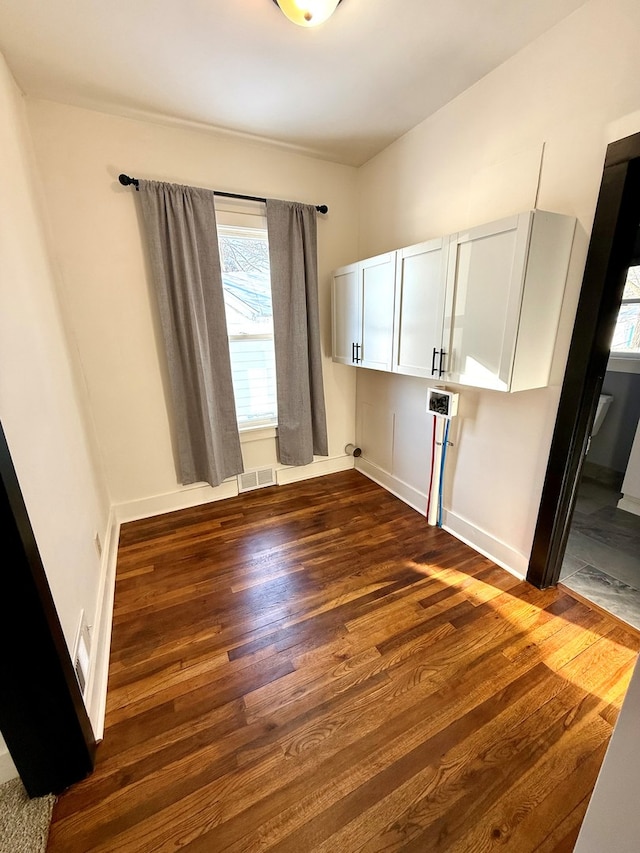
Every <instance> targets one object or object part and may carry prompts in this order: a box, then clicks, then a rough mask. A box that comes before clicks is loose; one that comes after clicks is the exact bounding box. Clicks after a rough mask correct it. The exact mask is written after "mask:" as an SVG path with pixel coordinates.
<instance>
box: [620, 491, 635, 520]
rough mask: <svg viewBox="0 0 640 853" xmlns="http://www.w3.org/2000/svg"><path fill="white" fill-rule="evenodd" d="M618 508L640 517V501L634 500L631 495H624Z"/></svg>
mask: <svg viewBox="0 0 640 853" xmlns="http://www.w3.org/2000/svg"><path fill="white" fill-rule="evenodd" d="M617 507H618V509H623V510H625V511H626V512H632V513H633V514H634V515H640V500H638V498H632V497H631V495H623V496H622V497H621V498H620V500H619V501H618V503H617Z"/></svg>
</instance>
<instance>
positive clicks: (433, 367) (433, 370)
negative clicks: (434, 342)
mask: <svg viewBox="0 0 640 853" xmlns="http://www.w3.org/2000/svg"><path fill="white" fill-rule="evenodd" d="M437 355H438V350H437V349H436V348H435V347H434V348H433V355H432V356H431V375H432V376H435V374H436V356H437Z"/></svg>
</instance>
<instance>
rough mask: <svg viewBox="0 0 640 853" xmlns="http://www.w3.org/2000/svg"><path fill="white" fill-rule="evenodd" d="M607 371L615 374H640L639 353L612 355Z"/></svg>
mask: <svg viewBox="0 0 640 853" xmlns="http://www.w3.org/2000/svg"><path fill="white" fill-rule="evenodd" d="M607 370H608V371H609V370H611V371H613V372H614V373H640V355H639V354H638V353H633V354H631V353H628V354H624V355H623V354H622V353H619V352H616V353H611V355H610V356H609V361H608V362H607Z"/></svg>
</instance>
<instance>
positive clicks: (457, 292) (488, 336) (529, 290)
mask: <svg viewBox="0 0 640 853" xmlns="http://www.w3.org/2000/svg"><path fill="white" fill-rule="evenodd" d="M574 230H575V219H574V218H573V217H570V216H563V215H560V214H556V213H548V212H546V211H541V210H532V211H527V212H526V213H522V214H520V215H518V216H512V217H509V218H507V219H503V220H500V221H499V222H493V223H490V224H488V225H482V226H479V227H477V228H472V229H470V230H469V231H465V232H463V233H460V234H456V235H454V236H452V237H451V238H450V239H449V259H448V268H447V297H446V308H445V322H444V335H443V349H444V350H445V351H446V357H445V363H446V373H445V378H446V380H447V381H448V382H455V383H459V384H461V385H472V386H475V387H478V388H491V389H494V390H497V391H522V390H525V389H529V388H541V387H543V386H545V385H547V383H548V381H549V373H550V370H551V362H552V359H553V351H554V346H555V339H556V332H557V328H558V321H559V318H560V310H561V307H562V299H563V295H564V287H565V281H566V277H567V270H568V266H569V257H570V254H571V246H572V243H573V234H574Z"/></svg>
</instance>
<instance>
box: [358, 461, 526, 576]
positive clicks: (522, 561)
mask: <svg viewBox="0 0 640 853" xmlns="http://www.w3.org/2000/svg"><path fill="white" fill-rule="evenodd" d="M355 467H356V470H358V471H360V472H361V473H362V474H364V475H365V476H366V477H369V479H370V480H373V481H374V483H377V484H378V485H379V486H382V488H383V489H386V490H387V491H388V492H391V494H392V495H395V496H396V497H397V498H400V500H402V501H404V502H405V503H406V504H408V505H409V506H410V507H411V508H412V509H415V510H416V511H417V512H419V513H420V515H422V516H424V515H426V503H427V496H426V494H423V493H422V492H420V491H418V489H415V488H414V487H413V486H410V485H409V484H408V483H405V482H403V481H402V480H399V479H398V478H397V477H394V476H393V474H389V473H388V472H387V471H383V470H382V468H378V466H377V465H374V464H373V463H372V462H369V461H368V460H367V459H364V458H363V457H362V456H360V457H359V458H357V459H356V462H355ZM443 515H444V520H443V524H442V529H443V530H446V531H447V533H451V535H452V536H455V537H456V539H459V540H460V541H461V542H464V544H465V545H469V547H471V548H473V549H474V551H478V553H480V554H482V555H483V556H484V557H487V558H488V559H489V560H492V561H493V562H494V563H496V565H498V566H500V567H501V568H503V569H506V571H508V572H510V573H511V574H512V575H515V577H517V578H519V579H520V580H524V579H525V577H526V574H527V570H528V566H529V560H528V558H527V557H526V556H524V555H523V554H520V553H519V552H518V551H516V550H515V549H514V548H512V547H511V546H510V545H507V544H506V543H505V542H501V541H500V540H499V539H496V538H495V537H494V536H492V535H491V534H490V533H487V532H486V531H484V530H480V528H478V527H476V526H475V525H474V524H472V523H471V522H470V521H466V520H465V519H463V518H461V517H460V516H458V515H456V514H455V513H454V512H452V511H451V510H447V509H445V510H444V513H443Z"/></svg>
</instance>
